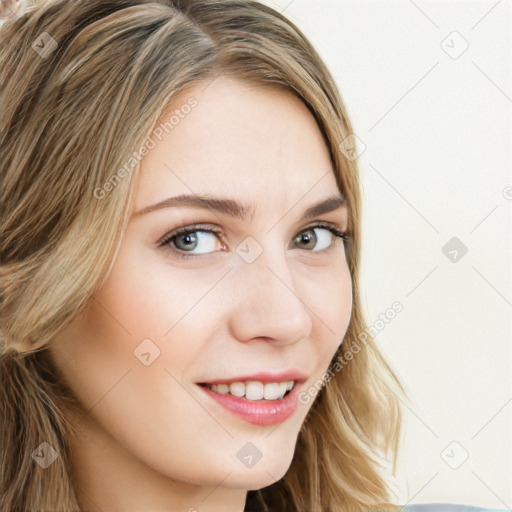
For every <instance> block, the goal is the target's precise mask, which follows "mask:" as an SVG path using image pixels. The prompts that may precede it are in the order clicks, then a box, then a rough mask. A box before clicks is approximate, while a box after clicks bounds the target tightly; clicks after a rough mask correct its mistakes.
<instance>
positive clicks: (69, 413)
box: [1, 0, 402, 512]
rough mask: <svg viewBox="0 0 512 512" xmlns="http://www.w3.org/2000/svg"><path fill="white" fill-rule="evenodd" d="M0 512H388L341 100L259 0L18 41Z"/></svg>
mask: <svg viewBox="0 0 512 512" xmlns="http://www.w3.org/2000/svg"><path fill="white" fill-rule="evenodd" d="M1 64H2V90H3V95H2V101H3V105H2V111H3V112H4V114H3V130H2V151H3V165H2V179H3V185H4V186H3V191H2V235H3V246H2V260H1V265H2V266H1V269H2V295H1V299H2V340H3V346H2V375H3V382H2V407H3V411H2V412H3V414H4V418H6V422H5V426H4V429H3V446H4V457H3V485H4V496H3V498H2V510H4V511H6V512H14V511H19V510H24V511H26V510H38V511H48V512H49V511H52V512H57V511H58V512H64V511H65V512H69V511H85V510H87V511H96V510H102V511H111V510H112V511H113V510H116V511H121V510H122V511H124V510H140V511H152V512H153V511H154V512H156V511H164V510H165V511H178V510H179V511H182V510H183V511H189V512H193V511H201V512H204V511H219V510H222V511H223V512H241V511H243V510H245V511H249V510H252V511H255V510H268V511H294V512H297V511H304V512H305V511H307V512H320V511H332V512H335V511H344V512H348V511H356V510H357V511H360V510H368V511H369V510H396V509H397V508H398V507H396V506H394V505H393V502H392V501H393V500H392V497H391V493H390V485H389V479H388V477H387V476H386V475H385V472H384V470H383V468H384V464H385V463H386V461H387V463H390V464H391V466H392V467H393V471H394V467H395V462H396V456H397V449H398V444H399V438H400V422H401V416H400V410H399V403H398V398H397V397H398V396H399V393H401V392H402V389H401V386H400V384H399V382H398V381H397V379H396V377H395V375H394V374H393V372H392V370H391V369H390V368H389V367H388V365H387V364H386V362H385V361H384V359H383V358H382V356H381V354H380V353H379V351H378V349H377V348H376V346H375V343H374V341H373V340H372V338H371V336H369V334H368V333H367V331H366V323H365V319H364V311H363V307H362V304H361V298H360V291H359V281H358V279H359V278H358V268H359V257H360V256H359V254H360V240H361V227H360V184H359V176H358V167H357V161H356V160H354V159H353V158H351V157H350V152H349V151H348V149H350V148H349V146H350V144H351V143H352V142H351V141H352V140H353V138H352V136H351V133H352V128H351V124H350V121H349V119H348V117H347V113H346V110H345V108H344V106H343V103H342V100H341V98H340V95H339V93H338V91H337V89H336V86H335V84H334V81H333V79H332V77H331V76H330V74H329V72H328V70H327V69H326V67H325V65H324V64H323V63H322V61H321V60H320V58H319V56H318V54H317V53H316V52H315V50H314V49H313V48H312V46H311V45H310V43H309V42H308V41H307V40H306V38H305V37H304V36H303V35H302V34H301V32H300V31H299V30H298V29H297V28H296V27H295V26H294V25H293V24H292V23H291V22H290V21H289V20H287V19H286V18H285V17H284V16H282V15H281V14H279V13H278V12H276V11H275V10H273V9H271V8H269V7H266V6H264V5H262V4H259V3H257V2H255V1H250V0H243V1H242V0H235V1H229V0H215V1H195V0H189V1H185V0H165V1H164V0H160V1H155V0H153V1H144V0H131V1H119V2H112V1H100V0H92V1H91V0H89V1H87V2H76V1H71V0H57V1H54V2H48V3H46V4H44V5H43V6H41V7H38V8H36V9H34V10H31V11H29V12H27V13H25V14H24V15H23V16H22V17H20V18H18V19H16V20H12V21H10V22H8V23H7V24H6V25H5V26H4V27H3V28H2V50H1Z"/></svg>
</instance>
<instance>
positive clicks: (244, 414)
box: [199, 383, 301, 425]
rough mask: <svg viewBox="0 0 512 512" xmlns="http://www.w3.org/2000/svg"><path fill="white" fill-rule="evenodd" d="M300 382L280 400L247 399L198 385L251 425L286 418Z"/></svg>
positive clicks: (295, 401) (280, 421)
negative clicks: (222, 393)
mask: <svg viewBox="0 0 512 512" xmlns="http://www.w3.org/2000/svg"><path fill="white" fill-rule="evenodd" d="M300 386H301V385H300V384H299V383H296V384H295V386H294V387H293V389H292V390H291V391H290V392H289V393H288V394H287V395H286V396H285V397H284V398H281V399H280V400H257V401H254V400H247V398H239V397H237V396H234V395H230V394H226V395H221V394H220V393H216V392H215V391H212V390H211V389H209V388H207V387H206V386H199V387H200V388H201V389H202V390H203V391H204V392H205V393H206V394H207V395H208V396H209V397H210V398H211V399H212V400H215V402H217V403H218V404H220V405H222V406H223V407H224V408H226V409H227V410H228V411H230V412H231V413H233V414H234V415H235V416H238V417H239V418H241V419H243V420H245V421H247V422H248V423H252V424H253V425H276V424H278V423H282V422H283V421H285V420H286V419H288V418H289V417H290V416H291V415H292V414H293V413H294V412H295V410H296V409H297V395H298V392H299V389H300Z"/></svg>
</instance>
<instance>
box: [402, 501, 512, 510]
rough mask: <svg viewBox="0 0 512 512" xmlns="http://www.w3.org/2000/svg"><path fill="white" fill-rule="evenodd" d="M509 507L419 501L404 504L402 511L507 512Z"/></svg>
mask: <svg viewBox="0 0 512 512" xmlns="http://www.w3.org/2000/svg"><path fill="white" fill-rule="evenodd" d="M507 511H510V509H505V508H501V509H497V508H481V507H474V506H472V505H459V504H453V503H421V504H417V505H406V506H405V507H404V508H403V510H402V512H507Z"/></svg>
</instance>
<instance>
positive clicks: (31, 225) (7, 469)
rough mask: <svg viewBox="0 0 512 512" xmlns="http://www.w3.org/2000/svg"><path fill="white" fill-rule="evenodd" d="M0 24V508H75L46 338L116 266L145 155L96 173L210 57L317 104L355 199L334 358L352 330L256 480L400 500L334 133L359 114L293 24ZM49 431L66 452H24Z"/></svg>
mask: <svg viewBox="0 0 512 512" xmlns="http://www.w3.org/2000/svg"><path fill="white" fill-rule="evenodd" d="M0 32H1V43H2V48H1V53H0V64H1V87H2V98H1V102H2V104H1V108H2V113H3V115H2V124H3V126H2V133H1V149H2V154H3V159H2V170H1V177H2V184H3V187H2V196H1V209H2V211H1V226H2V239H3V243H2V248H1V262H0V263H1V267H0V276H1V279H2V286H1V295H0V299H1V308H2V325H1V334H2V356H1V361H2V402H1V403H2V412H3V417H4V420H5V424H4V428H3V430H2V436H3V437H2V445H3V464H2V484H3V489H4V492H3V497H2V510H3V511H4V512H18V511H21V510H23V511H35V510H37V511H40V512H43V511H44V512H50V511H51V512H71V511H76V512H78V511H80V507H79V505H78V502H77V500H76V495H75V490H74V487H73V481H72V479H71V478H70V464H71V463H70V453H69V448H68V442H67V439H68V436H70V435H73V428H72V425H71V422H70V420H69V419H68V415H67V414H66V411H68V410H69V408H71V407H78V404H77V402H76V400H75V398H74V396H73V395H72V393H71V392H70V391H69V390H68V389H67V388H66V386H65V385H64V383H63V382H62V379H61V378H60V376H59V374H58V372H57V370H56V368H55V367H54V365H53V364H52V361H51V360H50V358H49V356H48V350H47V347H48V344H49V343H51V341H52V339H53V338H54V337H55V336H56V335H57V334H58V333H59V332H60V331H61V330H62V329H63V328H64V327H65V326H66V325H67V324H68V323H69V322H70V321H71V320H72V319H73V318H74V317H75V316H76V315H77V314H79V313H80V312H81V311H82V310H83V308H84V306H85V305H86V303H87V301H88V299H89V297H90V295H91V294H93V293H94V291H95V290H97V289H98V288H99V287H100V286H101V285H102V283H103V282H104V281H105V279H106V277H107V275H108V273H109V271H110V269H111V268H112V265H113V262H114V260H115V257H116V254H117V251H118V249H119V245H120V241H121V237H122V234H123V231H124V229H125V227H126V223H127V214H128V205H129V204H130V201H131V198H132V195H133V189H134V183H135V180H136V177H137V173H138V172H139V165H138V164H137V165H135V166H134V168H133V169H132V170H131V171H130V172H129V173H128V175H127V176H125V177H124V178H123V179H120V180H118V182H117V183H116V186H115V187H113V189H112V190H110V191H109V193H108V196H107V197H104V198H103V199H101V198H98V194H97V193H95V191H97V190H98V189H100V188H101V187H103V185H104V184H105V183H107V182H108V181H109V179H111V177H112V175H113V173H114V171H115V170H117V169H121V168H122V167H123V165H124V164H125V162H126V161H127V160H128V159H129V158H130V157H131V156H132V155H133V153H134V151H135V150H136V149H137V148H140V147H142V145H143V144H144V141H145V140H146V139H147V137H148V136H149V134H150V133H151V131H152V130H153V129H154V126H155V124H156V123H157V121H158V120H159V119H160V117H161V115H162V112H163V111H164V109H165V108H166V106H168V105H169V104H170V103H171V102H172V100H173V99H174V98H175V97H176V95H178V94H179V93H180V92H182V91H184V90H186V89H187V88H189V87H191V86H193V85H194V84H197V83H200V82H204V81H207V80H214V79H215V77H216V76H218V74H220V73H222V74H224V75H229V76H232V77H235V78H237V79H240V80H244V81H246V82H249V83H251V84H257V85H262V86H276V87H282V88H285V89H286V90H289V91H291V92H293V93H294V94H295V95H297V96H298V97H299V98H301V99H302V101H303V102H304V103H305V104H306V105H307V107H308V108H309V109H310V111H311V113H312V114H313V115H314V117H315V119H316V120H317V123H318V126H319V129H320V130H321V132H322V133H323V135H324V138H325V142H326V144H327V147H328V148H329V150H330V153H331V158H332V162H333V168H334V172H335V175H336V180H337V183H338V186H339V188H340V190H341V191H342V193H343V195H344V196H345V198H346V199H347V203H348V207H349V226H348V228H349V233H350V235H351V240H350V243H349V245H348V246H347V260H348V265H349V269H350V272H351V276H352V283H353V308H352V316H351V320H350V324H349V327H348V330H347V333H346V335H345V338H344V341H343V344H342V345H341V346H340V349H339V351H338V353H337V354H336V356H335V358H338V356H342V354H343V353H345V352H346V350H347V349H348V348H350V347H351V346H353V344H354V343H355V344H356V345H357V346H358V347H359V350H358V352H357V354H356V355H354V357H353V359H352V360H351V361H350V362H349V363H348V364H346V365H345V366H343V368H342V370H341V371H337V372H336V375H334V377H333V378H331V379H330V380H329V381H328V382H326V383H325V385H324V386H323V387H322V388H321V389H320V390H319V392H318V395H317V396H316V398H315V401H314V403H313V406H312V407H311V410H310V412H309V414H308V416H307V418H306V421H305V422H304V424H303V426H302V429H301V432H300V434H299V438H298V441H297V446H296V450H295V455H294V458H293V460H292V463H291V466H290V468H289V470H288V472H287V474H286V475H285V476H284V477H283V478H282V479H281V480H279V481H278V482H276V483H274V484H273V485H270V486H268V487H266V488H264V489H261V490H259V491H250V492H249V497H250V498H251V499H252V498H255V497H257V498H259V499H260V500H261V501H262V502H264V504H265V506H266V507H268V510H270V511H279V512H292V511H293V512H323V511H329V512H338V511H339V512H341V511H343V512H351V511H360V510H377V509H379V510H380V509H384V508H386V507H388V506H389V507H390V509H394V508H393V507H392V504H391V503H390V489H389V485H388V482H387V480H386V477H385V476H383V475H382V472H381V468H380V467H379V460H380V459H379V457H383V456H385V457H387V458H388V459H389V460H391V461H392V463H393V470H394V469H395V468H396V457H397V452H398V447H399V444H400V434H401V413H400V408H399V402H398V398H397V396H398V393H401V392H403V389H402V387H401V386H400V383H399V381H398V379H397V378H396V376H395V374H394V373H393V371H392V370H391V369H390V367H389V366H388V365H387V363H386V362H385V360H384V359H383V357H382V355H381V354H380V352H379V350H378V349H377V347H376V345H375V343H374V340H373V339H372V337H371V335H369V334H368V332H367V322H366V320H365V318H364V312H363V307H362V304H361V298H360V290H359V277H358V272H359V254H360V241H361V234H360V215H361V212H360V208H361V202H360V201H361V190H360V182H359V170H358V165H357V161H356V160H353V159H351V158H347V157H346V156H345V155H344V153H343V151H342V150H341V149H340V143H341V142H342V141H343V140H344V139H345V138H346V137H347V136H348V135H350V134H351V133H352V126H351V123H350V121H349V118H348V116H347V113H346V110H345V107H344V105H343V102H342V100H341V97H340V95H339V92H338V91H337V88H336V85H335V83H334V81H333V79H332V77H331V75H330V74H329V71H328V70H327V69H326V67H325V65H324V64H323V62H322V60H321V59H320V57H319V56H318V54H317V52H316V51H315V50H314V49H313V47H312V46H311V44H310V43H309V42H308V41H307V39H306V38H305V37H304V35H303V34H302V33H301V32H300V31H299V30H298V28H297V27H296V26H295V25H294V24H293V23H291V22H290V21H289V20H287V19H286V18H285V17H284V16H283V15H281V14H280V13H278V12H277V11H275V10H273V9H272V8H270V7H267V6H265V5H263V4H260V3H258V2H256V1H253V0H214V1H201V0H151V1H148V0H130V1H110V0H108V1H107V0H87V1H85V2H80V1H72V0H55V1H50V2H47V3H44V4H42V5H40V6H37V7H36V8H33V9H29V10H28V11H27V12H26V13H24V14H23V15H22V16H20V17H19V18H16V19H11V20H8V21H7V22H6V23H5V24H4V25H3V26H2V28H1V30H0ZM361 333H366V334H365V338H364V343H363V344H361V337H360V336H361ZM333 361H334V360H333ZM42 442H47V443H48V444H50V445H51V446H52V447H53V448H55V449H56V450H57V452H58V454H59V457H58V458H57V460H56V461H55V462H54V463H53V464H51V465H50V466H49V467H48V468H46V469H45V470H43V469H42V468H41V467H39V465H37V464H36V463H35V462H34V460H32V457H31V453H33V451H34V449H35V448H37V447H38V446H39V445H40V444H41V443H42Z"/></svg>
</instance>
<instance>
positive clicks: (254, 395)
mask: <svg viewBox="0 0 512 512" xmlns="http://www.w3.org/2000/svg"><path fill="white" fill-rule="evenodd" d="M294 386H295V382H294V381H293V380H289V381H287V382H269V383H267V384H263V382H257V381H248V382H232V383H231V384H213V385H211V386H209V387H210V388H211V389H212V390H213V391H215V392H216V393H220V394H221V395H226V394H228V393H230V394H232V395H234V396H237V397H240V398H242V397H245V398H247V400H281V398H283V397H284V395H285V394H286V392H287V391H290V390H292V389H293V387H294Z"/></svg>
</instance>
